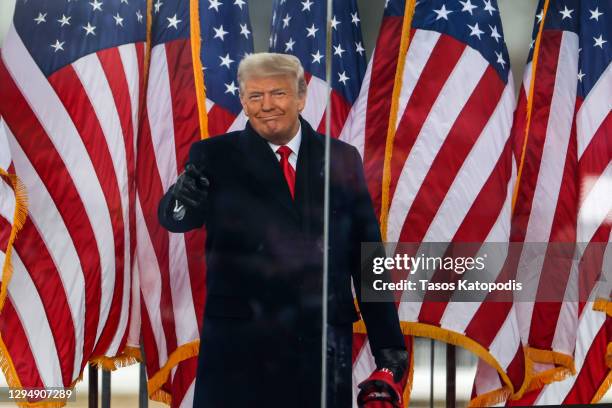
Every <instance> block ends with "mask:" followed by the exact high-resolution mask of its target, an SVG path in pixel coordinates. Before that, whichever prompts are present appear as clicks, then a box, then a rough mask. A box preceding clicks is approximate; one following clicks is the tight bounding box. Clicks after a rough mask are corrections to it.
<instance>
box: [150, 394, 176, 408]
mask: <svg viewBox="0 0 612 408" xmlns="http://www.w3.org/2000/svg"><path fill="white" fill-rule="evenodd" d="M149 398H150V399H152V400H153V401H157V402H161V403H163V404H166V405H172V395H170V394H168V393H167V392H166V391H164V390H157V391H155V392H154V393H153V394H149Z"/></svg>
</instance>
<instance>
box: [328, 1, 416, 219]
mask: <svg viewBox="0 0 612 408" xmlns="http://www.w3.org/2000/svg"><path fill="white" fill-rule="evenodd" d="M404 8H405V1H404V0H393V1H387V2H386V3H385V9H384V13H383V21H382V23H381V25H380V30H379V33H378V38H377V40H376V48H375V49H374V51H373V53H372V56H371V58H370V62H369V63H368V67H367V69H366V72H365V76H364V79H363V83H362V86H361V90H360V92H359V96H358V97H357V100H356V101H355V103H354V104H353V106H352V108H351V111H350V113H349V116H348V118H347V120H346V124H345V126H344V128H343V129H342V133H341V135H340V139H341V140H343V141H345V142H347V143H350V144H352V145H353V146H355V147H356V148H357V149H358V150H359V152H360V153H361V157H362V158H363V166H364V172H365V177H366V182H367V183H368V190H369V191H370V196H371V197H372V202H373V204H374V209H375V212H376V214H377V215H378V216H380V204H381V202H380V199H381V194H382V174H383V164H384V157H385V140H386V136H387V128H388V127H389V112H390V111H391V96H392V95H393V84H394V81H395V71H396V66H397V59H398V53H399V47H400V39H401V34H402V23H403V17H404ZM376 50H379V51H378V52H377V51H376Z"/></svg>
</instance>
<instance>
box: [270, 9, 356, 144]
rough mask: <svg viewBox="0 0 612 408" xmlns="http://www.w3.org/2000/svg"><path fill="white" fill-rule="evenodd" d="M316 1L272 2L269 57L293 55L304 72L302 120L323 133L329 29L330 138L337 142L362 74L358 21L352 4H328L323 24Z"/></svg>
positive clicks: (322, 14)
mask: <svg viewBox="0 0 612 408" xmlns="http://www.w3.org/2000/svg"><path fill="white" fill-rule="evenodd" d="M326 4H327V3H326V2H325V1H322V0H306V1H298V0H275V2H274V6H273V14H272V25H271V27H272V28H271V32H270V51H272V52H279V53H285V54H293V55H295V56H296V57H298V58H299V59H300V61H301V62H302V65H303V66H304V71H305V74H306V82H307V83H308V91H307V92H308V93H307V95H308V97H307V98H306V106H305V108H304V111H303V112H302V116H303V117H304V119H306V120H307V121H308V122H309V123H310V124H311V125H312V127H313V128H314V129H315V130H317V131H318V132H320V133H325V108H326V106H327V84H326V82H325V65H326V63H327V61H326V56H325V54H326V49H327V48H326V47H327V40H328V39H327V34H326V33H327V25H328V24H330V25H331V37H332V38H331V58H332V61H331V63H332V66H331V68H332V69H331V87H332V93H331V136H332V137H338V136H339V135H340V132H341V131H342V128H343V126H344V123H345V122H346V118H347V116H348V114H349V111H350V109H351V106H352V105H353V103H354V102H355V100H356V99H357V96H358V95H359V89H360V87H361V82H362V81H363V76H364V72H365V68H366V55H365V48H364V45H363V39H362V37H361V20H360V19H359V12H358V10H357V2H356V1H355V0H343V1H340V0H333V2H332V16H331V19H327V5H326Z"/></svg>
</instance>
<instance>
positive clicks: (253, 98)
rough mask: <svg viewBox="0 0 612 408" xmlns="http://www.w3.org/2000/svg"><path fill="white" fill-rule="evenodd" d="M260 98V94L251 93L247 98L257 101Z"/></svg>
mask: <svg viewBox="0 0 612 408" xmlns="http://www.w3.org/2000/svg"><path fill="white" fill-rule="evenodd" d="M260 99H261V95H251V96H250V97H249V100H251V101H258V100H260Z"/></svg>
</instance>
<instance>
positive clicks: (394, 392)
mask: <svg viewBox="0 0 612 408" xmlns="http://www.w3.org/2000/svg"><path fill="white" fill-rule="evenodd" d="M359 388H360V389H361V391H359V395H358V396H357V405H358V406H359V407H360V408H401V407H402V389H403V387H402V384H401V383H400V382H395V380H394V379H393V373H392V372H391V370H389V369H386V368H382V369H380V370H376V371H374V372H373V373H372V374H371V375H370V376H369V377H368V378H367V379H366V380H365V381H363V382H362V383H361V384H359Z"/></svg>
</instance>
